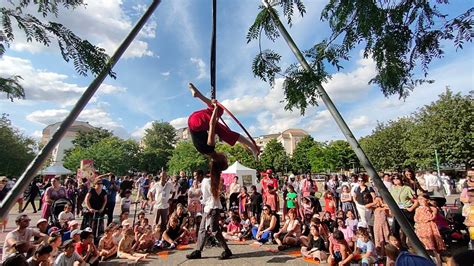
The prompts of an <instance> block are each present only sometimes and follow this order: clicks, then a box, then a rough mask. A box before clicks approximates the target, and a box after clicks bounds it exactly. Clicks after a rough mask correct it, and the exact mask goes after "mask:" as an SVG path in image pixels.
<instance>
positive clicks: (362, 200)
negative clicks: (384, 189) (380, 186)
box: [352, 176, 375, 223]
mask: <svg viewBox="0 0 474 266" xmlns="http://www.w3.org/2000/svg"><path fill="white" fill-rule="evenodd" d="M357 182H358V183H359V186H358V187H356V189H354V193H353V194H352V197H353V199H354V202H355V204H356V208H357V212H358V213H359V221H361V222H365V223H369V220H370V217H371V213H372V212H371V210H370V209H369V208H367V207H366V206H365V205H366V204H369V203H371V201H370V202H368V200H367V199H369V197H367V196H366V197H364V195H367V194H369V195H371V196H372V198H374V197H375V192H374V190H373V189H372V188H370V187H367V186H366V185H365V182H366V180H365V179H364V177H362V176H360V177H359V178H358V179H357Z"/></svg>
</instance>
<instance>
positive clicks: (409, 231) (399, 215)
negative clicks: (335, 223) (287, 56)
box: [262, 0, 431, 260]
mask: <svg viewBox="0 0 474 266" xmlns="http://www.w3.org/2000/svg"><path fill="white" fill-rule="evenodd" d="M262 2H263V4H264V6H265V8H266V9H267V11H268V12H269V13H270V16H271V17H272V19H273V21H274V22H275V25H276V26H277V27H278V30H279V31H280V33H281V34H282V36H283V38H284V39H285V41H286V43H287V44H288V46H289V48H290V49H291V51H292V52H293V54H294V55H295V56H296V58H297V59H298V61H299V62H300V64H301V66H302V67H303V69H304V70H305V71H307V72H308V73H313V70H312V69H311V67H310V65H309V64H308V62H307V61H306V59H305V58H304V56H303V54H302V53H301V51H300V49H299V48H298V47H297V46H296V44H295V42H294V41H293V39H292V38H291V36H290V34H289V33H288V31H287V30H286V28H285V26H283V24H282V23H281V21H280V18H279V17H278V15H277V14H276V12H275V10H274V9H273V7H272V6H271V5H270V4H269V2H268V0H262ZM316 88H317V89H318V92H319V95H320V97H321V99H322V101H323V102H324V104H325V105H326V108H327V109H328V111H329V112H330V113H331V115H332V117H333V118H334V120H335V122H336V123H337V125H338V126H339V128H340V129H341V131H342V133H343V134H344V136H345V137H346V139H347V142H349V144H350V145H351V147H352V149H353V150H354V152H355V154H356V155H357V158H358V159H359V161H360V163H361V164H362V166H363V167H364V168H365V170H366V171H367V173H368V174H369V176H370V177H371V178H372V180H373V181H374V184H375V186H376V187H377V189H378V192H379V193H380V196H382V198H383V199H384V201H385V202H386V203H387V205H388V207H389V208H390V211H391V212H392V213H393V214H394V216H395V218H396V219H397V221H398V223H399V224H400V225H401V228H403V231H404V232H405V234H406V235H407V237H408V238H409V239H410V241H411V242H412V243H413V246H414V248H415V250H416V253H417V254H418V255H420V256H423V257H425V258H427V259H430V260H431V258H430V256H429V255H428V253H427V252H426V250H425V247H424V246H423V243H422V242H421V241H420V239H418V237H417V236H416V234H415V231H414V230H413V227H412V226H411V224H410V222H409V221H408V219H407V218H406V217H405V215H404V214H403V212H402V211H401V210H400V208H399V207H398V205H397V203H396V202H395V200H394V199H393V197H392V196H391V195H390V192H389V191H388V189H387V187H385V185H384V183H383V182H382V180H381V179H380V177H379V175H378V174H377V171H376V170H375V168H374V167H373V165H372V163H371V162H370V160H369V158H368V157H367V155H366V154H365V152H364V151H363V150H362V148H361V147H360V144H359V142H358V141H357V139H356V138H355V136H354V134H353V133H352V132H351V130H350V128H349V126H348V125H347V123H346V122H345V121H344V118H342V116H341V114H340V113H339V111H338V110H337V108H336V106H335V105H334V103H333V102H332V100H331V98H330V97H329V95H328V94H327V92H326V90H325V89H324V88H323V86H322V85H321V84H317V85H316Z"/></svg>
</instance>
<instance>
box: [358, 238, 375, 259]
mask: <svg viewBox="0 0 474 266" xmlns="http://www.w3.org/2000/svg"><path fill="white" fill-rule="evenodd" d="M356 246H357V247H358V248H359V249H360V252H361V253H363V254H365V253H367V252H372V256H375V249H374V243H373V242H372V241H370V240H369V241H367V242H363V241H362V240H360V239H357V242H356Z"/></svg>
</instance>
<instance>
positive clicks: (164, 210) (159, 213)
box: [148, 171, 173, 232]
mask: <svg viewBox="0 0 474 266" xmlns="http://www.w3.org/2000/svg"><path fill="white" fill-rule="evenodd" d="M172 190H173V187H172V184H170V183H169V182H167V176H166V172H165V171H163V172H161V174H160V180H159V181H158V182H156V183H155V184H154V185H153V187H152V188H151V189H150V191H149V192H148V198H154V201H155V206H154V208H155V209H156V216H155V223H156V224H159V225H160V228H161V232H164V231H165V229H166V222H167V221H168V209H169V207H170V205H169V203H168V201H169V199H170V198H171V193H172Z"/></svg>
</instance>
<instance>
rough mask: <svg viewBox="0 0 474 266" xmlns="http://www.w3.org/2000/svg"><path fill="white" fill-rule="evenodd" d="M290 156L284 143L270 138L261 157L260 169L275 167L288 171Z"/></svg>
mask: <svg viewBox="0 0 474 266" xmlns="http://www.w3.org/2000/svg"><path fill="white" fill-rule="evenodd" d="M289 166H290V165H289V158H288V155H287V154H286V152H285V148H283V145H282V144H281V143H280V142H278V141H277V140H276V139H272V140H270V141H269V142H268V143H267V145H265V149H264V150H263V153H262V155H261V157H260V167H261V169H259V170H265V169H273V170H274V171H276V172H288V170H289V169H288V167H289Z"/></svg>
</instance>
